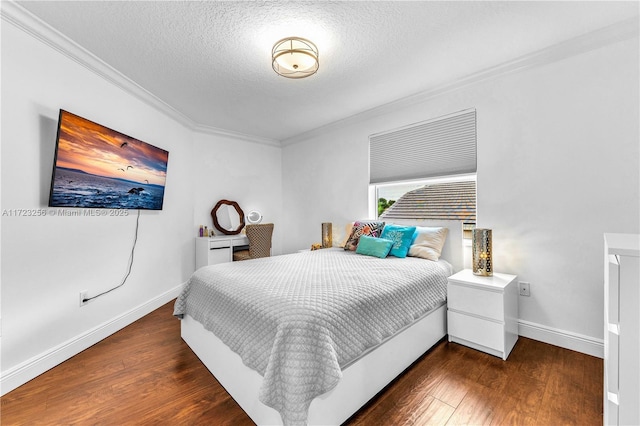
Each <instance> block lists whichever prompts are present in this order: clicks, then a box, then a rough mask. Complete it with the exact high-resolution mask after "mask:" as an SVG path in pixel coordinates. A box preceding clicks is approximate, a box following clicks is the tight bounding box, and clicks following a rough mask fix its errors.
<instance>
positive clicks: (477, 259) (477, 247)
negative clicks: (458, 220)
mask: <svg viewBox="0 0 640 426" xmlns="http://www.w3.org/2000/svg"><path fill="white" fill-rule="evenodd" d="M492 246H493V244H492V242H491V229H482V228H476V229H474V230H473V256H472V258H473V273H474V274H475V275H482V276H485V277H490V276H493V259H492V258H491V250H492V248H493V247H492Z"/></svg>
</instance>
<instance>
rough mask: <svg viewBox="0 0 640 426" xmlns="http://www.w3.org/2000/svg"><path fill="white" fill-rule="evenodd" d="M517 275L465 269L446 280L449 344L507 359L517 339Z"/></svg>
mask: <svg viewBox="0 0 640 426" xmlns="http://www.w3.org/2000/svg"><path fill="white" fill-rule="evenodd" d="M516 278H517V276H516V275H508V274H497V273H494V274H493V276H492V277H481V276H477V275H474V274H473V272H472V271H471V270H470V269H465V270H463V271H460V272H458V273H457V274H454V275H452V276H450V277H449V282H448V284H447V323H448V325H447V328H448V333H449V341H450V342H456V343H460V344H462V345H465V346H469V347H471V348H474V349H478V350H480V351H483V352H486V353H488V354H491V355H495V356H497V357H500V358H502V359H503V360H506V359H507V357H508V356H509V353H510V352H511V349H513V346H514V345H515V344H516V341H517V340H518V288H517V283H516Z"/></svg>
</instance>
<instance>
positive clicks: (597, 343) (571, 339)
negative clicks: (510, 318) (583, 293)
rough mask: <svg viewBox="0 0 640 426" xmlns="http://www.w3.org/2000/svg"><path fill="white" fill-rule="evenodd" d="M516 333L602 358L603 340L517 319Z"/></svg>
mask: <svg viewBox="0 0 640 426" xmlns="http://www.w3.org/2000/svg"><path fill="white" fill-rule="evenodd" d="M518 334H519V335H520V336H523V337H528V338H530V339H533V340H538V341H540V342H544V343H549V344H550V345H554V346H560V347H561V348H565V349H570V350H572V351H576V352H581V353H584V354H587V355H591V356H595V357H598V358H604V341H603V340H602V339H596V338H593V337H590V336H585V335H583V334H578V333H573V332H570V331H566V330H559V329H557V328H552V327H547V326H545V325H541V324H536V323H534V322H529V321H523V320H518Z"/></svg>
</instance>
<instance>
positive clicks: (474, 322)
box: [447, 311, 504, 352]
mask: <svg viewBox="0 0 640 426" xmlns="http://www.w3.org/2000/svg"><path fill="white" fill-rule="evenodd" d="M447 321H448V327H449V335H450V336H454V337H457V338H459V339H463V340H468V341H469V342H473V343H477V344H479V345H482V346H486V347H488V348H491V349H495V350H497V351H500V352H502V351H504V325H503V324H501V323H497V322H493V321H489V320H485V319H482V318H476V317H472V316H470V315H465V314H461V313H458V312H452V311H449V312H448V313H447Z"/></svg>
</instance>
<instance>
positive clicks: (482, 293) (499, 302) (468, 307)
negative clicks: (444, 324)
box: [447, 282, 504, 321]
mask: <svg viewBox="0 0 640 426" xmlns="http://www.w3.org/2000/svg"><path fill="white" fill-rule="evenodd" d="M447 306H448V307H449V309H453V310H456V311H463V312H468V313H470V314H475V315H479V316H483V317H486V318H491V319H495V320H497V321H503V320H504V297H503V293H501V292H500V293H499V292H495V291H487V290H481V289H478V288H473V287H467V286H461V285H458V284H455V283H451V282H450V283H449V287H448V289H447Z"/></svg>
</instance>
